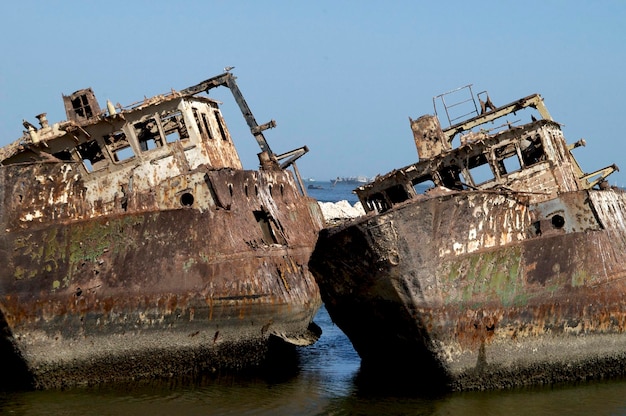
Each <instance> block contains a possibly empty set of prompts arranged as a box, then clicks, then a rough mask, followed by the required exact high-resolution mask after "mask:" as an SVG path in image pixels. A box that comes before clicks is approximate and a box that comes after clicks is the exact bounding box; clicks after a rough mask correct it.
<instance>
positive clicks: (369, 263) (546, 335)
mask: <svg viewBox="0 0 626 416" xmlns="http://www.w3.org/2000/svg"><path fill="white" fill-rule="evenodd" d="M450 95H451V97H450ZM468 96H469V97H471V98H467V97H468ZM446 99H447V101H448V102H446ZM434 102H435V115H426V116H422V117H420V118H418V119H417V120H410V124H411V129H412V131H413V135H414V140H415V145H416V147H417V151H418V156H419V162H418V163H415V164H412V165H409V166H406V167H404V168H401V169H397V170H394V171H392V172H390V173H388V174H386V175H384V176H381V177H378V178H376V180H375V181H374V182H372V183H370V184H367V185H363V186H361V187H359V188H357V189H356V190H355V192H356V193H357V194H358V196H359V199H360V201H361V203H362V205H363V207H364V208H365V210H366V214H365V215H364V216H361V217H359V218H357V219H354V220H351V221H350V222H347V223H343V224H341V225H340V226H337V227H329V228H326V229H324V230H323V231H322V232H321V233H320V237H319V238H318V242H317V245H316V248H315V250H314V252H313V255H312V257H311V261H310V263H309V267H310V269H311V271H312V272H313V274H314V276H315V278H316V281H317V282H318V285H319V286H320V291H321V295H322V299H323V301H324V303H325V305H326V308H327V309H328V312H329V314H330V316H331V317H332V319H333V321H334V322H335V323H336V324H337V325H338V326H339V327H340V328H341V329H342V330H343V331H344V332H345V333H346V335H347V336H348V337H349V338H350V340H351V341H352V343H353V345H354V347H355V349H356V351H357V352H358V353H359V355H360V357H361V360H362V361H361V362H362V369H366V370H371V371H372V372H373V373H374V374H377V373H378V371H383V370H389V371H391V372H392V374H393V378H396V379H397V378H398V377H400V376H401V375H405V376H406V377H404V378H403V380H405V381H406V380H414V381H415V382H416V384H419V385H422V386H427V387H429V388H443V389H452V390H463V389H490V388H503V387H511V386H519V385H529V384H538V383H541V384H545V383H554V382H561V381H571V380H584V379H588V378H602V377H610V376H616V375H622V374H624V373H625V372H626V333H625V330H626V279H625V278H626V194H625V193H624V192H623V191H622V190H620V189H616V188H615V187H611V186H609V185H608V183H607V180H606V178H607V176H608V175H610V174H611V173H612V172H614V171H615V170H616V169H617V167H616V166H615V165H613V166H609V167H606V168H603V169H600V170H598V171H595V172H592V173H584V172H583V170H582V169H581V167H580V166H579V164H578V163H577V161H576V159H575V158H574V156H573V154H572V150H573V149H574V148H575V147H578V146H580V145H583V144H584V141H579V142H577V143H575V144H570V145H568V144H566V141H565V139H564V136H563V133H562V130H561V127H560V125H559V124H558V123H557V122H555V121H553V119H552V118H551V116H550V114H549V113H548V111H547V109H546V106H545V105H544V102H543V99H542V98H541V97H540V96H539V95H537V94H535V95H531V96H528V97H525V98H522V99H520V100H517V101H514V102H512V103H510V104H508V105H504V106H501V107H496V106H495V105H493V103H492V102H491V100H490V99H489V97H488V95H486V92H483V93H481V94H479V95H478V96H475V95H474V93H473V92H472V91H471V86H467V87H464V88H461V89H459V90H455V91H453V92H451V93H446V94H442V95H441V96H438V97H435V99H434ZM464 102H466V103H469V104H466V105H469V110H467V112H465V111H466V110H465V109H464V110H460V109H462V108H463V107H462V105H461V107H460V108H457V109H456V110H455V106H456V105H460V104H461V103H464ZM442 107H443V108H445V110H446V112H445V115H447V118H448V122H449V127H447V128H442V127H441V122H440V120H439V117H438V116H437V109H439V110H440V111H439V112H440V113H442V111H441V108H442ZM453 110H455V111H456V113H455V111H453ZM459 112H461V113H464V115H462V116H461V118H460V121H458V120H459V119H458V118H455V114H458V113H459ZM513 115H516V117H527V121H525V122H522V123H519V122H518V121H513V122H510V121H508V120H507V121H505V119H503V117H507V116H511V117H512V116H513ZM498 119H500V121H502V123H494V121H496V120H498ZM457 139H458V141H457ZM453 141H454V143H453ZM366 372H367V371H366Z"/></svg>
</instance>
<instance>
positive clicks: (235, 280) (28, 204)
mask: <svg viewBox="0 0 626 416" xmlns="http://www.w3.org/2000/svg"><path fill="white" fill-rule="evenodd" d="M226 79H229V78H228V77H226ZM81 92H82V90H81ZM69 101H70V102H72V101H71V100H69ZM92 105H93V104H92ZM93 108H95V106H94V107H93ZM78 110H80V111H83V113H84V112H85V111H86V110H84V109H81V108H78ZM72 111H73V110H72ZM70 115H71V112H70V113H68V117H69V116H70ZM78 121H80V123H79V124H76V123H74V124H72V123H69V124H67V125H66V126H65V128H64V129H62V128H59V126H58V125H56V126H55V127H50V126H47V125H42V127H41V129H39V130H36V131H31V133H30V137H25V138H23V139H22V142H23V144H21V145H19V146H18V147H15V146H13V147H12V146H9V147H8V148H6V149H3V152H4V153H3V154H2V155H3V162H2V166H0V202H1V204H2V205H1V207H0V226H1V227H2V233H1V234H0V264H2V266H3V271H2V272H1V273H0V330H1V331H2V332H1V333H0V335H1V337H0V353H1V354H2V360H3V363H6V365H7V366H8V367H10V368H11V369H12V370H14V371H10V372H3V377H2V380H1V381H2V382H3V383H4V384H5V385H13V384H16V383H17V382H21V383H22V384H23V385H26V386H34V387H39V388H46V387H61V386H65V385H73V384H84V383H96V382H101V381H111V380H122V379H129V378H138V377H154V376H171V375H173V374H189V373H193V372H197V371H203V370H207V369H208V370H215V369H217V368H235V369H238V368H243V367H247V366H252V365H258V364H259V363H260V361H261V360H262V359H263V358H264V357H265V356H266V354H267V350H268V345H269V342H270V337H275V338H279V339H282V340H285V341H287V342H290V343H293V344H297V345H305V344H308V343H311V342H314V341H315V339H316V336H319V334H315V333H314V332H315V331H316V329H315V328H314V324H312V319H313V316H314V315H315V313H316V311H317V310H318V308H319V307H320V305H321V300H320V295H319V289H318V287H317V285H316V283H315V281H314V280H313V277H312V276H311V274H310V272H309V270H308V260H309V256H310V253H311V251H312V248H313V246H314V244H315V241H316V239H317V232H318V230H319V229H320V228H321V226H322V224H323V219H322V216H321V212H320V211H319V207H318V206H317V203H316V202H315V201H314V200H312V199H310V198H308V197H306V196H305V195H303V194H302V192H301V190H300V189H299V187H298V184H297V183H296V181H295V180H294V177H293V176H292V173H291V172H289V171H287V170H284V169H281V168H279V167H278V164H277V163H271V161H272V156H271V155H270V157H269V159H270V163H267V164H266V166H265V167H264V168H263V169H260V170H258V171H244V170H242V169H241V165H240V162H239V158H238V155H237V153H236V151H235V148H234V146H233V144H232V140H231V138H230V135H229V134H228V130H227V129H226V126H225V125H223V124H220V123H223V120H221V115H220V114H219V110H218V109H217V105H216V104H215V102H213V101H212V100H210V99H208V98H203V97H196V96H195V95H194V96H191V95H185V94H173V95H172V96H168V97H163V98H158V97H157V98H156V99H150V100H147V101H146V102H145V103H143V104H141V105H140V106H138V107H136V108H134V109H130V110H125V111H122V112H120V113H115V114H111V115H108V116H107V115H97V116H93V117H92V118H90V119H88V120H78ZM68 126H70V127H71V128H70V127H68ZM72 126H74V127H72ZM76 126H80V128H78V127H76ZM168 126H169V127H168ZM139 127H141V128H139ZM142 129H143V130H142ZM31 130H32V128H31ZM174 130H176V132H177V133H176V137H175V138H173V139H172V138H170V137H169V136H170V134H169V133H168V132H170V131H174ZM111 132H115V133H113V134H112V133H111ZM146 134H152V136H150V137H151V138H150V139H149V140H148V139H142V137H144V135H146ZM68 136H70V137H68ZM34 137H36V140H35V139H34ZM24 143H25V144H24ZM68 144H72V147H70V148H69V149H71V150H70V151H67V149H68V147H67V146H68ZM123 147H125V148H126V149H127V151H128V152H129V153H125V154H123V155H122V153H119V152H120V149H122V148H123ZM267 149H269V148H267ZM131 150H132V151H131ZM42 153H45V154H46V155H48V156H42ZM311 325H313V326H311ZM310 328H312V330H313V332H311V329H310Z"/></svg>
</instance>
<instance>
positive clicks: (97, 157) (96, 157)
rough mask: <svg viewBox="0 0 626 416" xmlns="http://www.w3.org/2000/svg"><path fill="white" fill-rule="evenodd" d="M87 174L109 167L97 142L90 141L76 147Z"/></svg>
mask: <svg viewBox="0 0 626 416" xmlns="http://www.w3.org/2000/svg"><path fill="white" fill-rule="evenodd" d="M76 150H77V151H78V154H79V155H80V158H81V159H82V161H83V165H84V166H85V169H86V170H87V172H94V171H96V170H100V169H103V168H105V167H106V166H107V159H106V157H105V156H104V152H102V149H101V148H100V145H99V144H98V142H97V141H96V140H90V141H88V142H85V143H81V144H79V145H78V146H76Z"/></svg>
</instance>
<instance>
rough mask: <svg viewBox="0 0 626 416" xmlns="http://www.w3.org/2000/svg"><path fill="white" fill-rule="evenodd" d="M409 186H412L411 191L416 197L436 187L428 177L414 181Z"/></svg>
mask: <svg viewBox="0 0 626 416" xmlns="http://www.w3.org/2000/svg"><path fill="white" fill-rule="evenodd" d="M411 184H412V185H413V190H414V191H415V193H416V194H418V195H419V194H423V193H425V192H426V191H427V190H429V189H432V188H434V187H435V186H436V185H435V182H434V181H433V178H432V177H431V176H430V175H427V176H422V177H420V178H417V179H414V180H413V181H412V182H411Z"/></svg>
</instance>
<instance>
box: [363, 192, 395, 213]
mask: <svg viewBox="0 0 626 416" xmlns="http://www.w3.org/2000/svg"><path fill="white" fill-rule="evenodd" d="M366 203H367V206H368V208H369V210H370V211H377V212H378V213H381V212H385V211H387V210H388V209H389V208H390V206H389V203H388V202H387V199H385V196H384V195H383V194H381V193H376V194H374V195H370V196H369V197H368V198H367V200H366Z"/></svg>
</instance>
